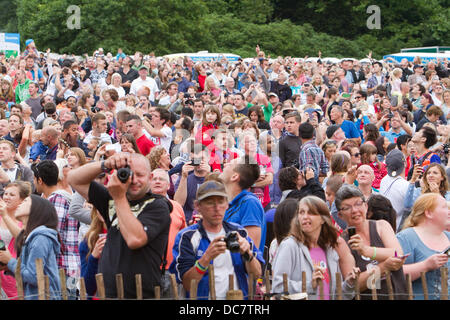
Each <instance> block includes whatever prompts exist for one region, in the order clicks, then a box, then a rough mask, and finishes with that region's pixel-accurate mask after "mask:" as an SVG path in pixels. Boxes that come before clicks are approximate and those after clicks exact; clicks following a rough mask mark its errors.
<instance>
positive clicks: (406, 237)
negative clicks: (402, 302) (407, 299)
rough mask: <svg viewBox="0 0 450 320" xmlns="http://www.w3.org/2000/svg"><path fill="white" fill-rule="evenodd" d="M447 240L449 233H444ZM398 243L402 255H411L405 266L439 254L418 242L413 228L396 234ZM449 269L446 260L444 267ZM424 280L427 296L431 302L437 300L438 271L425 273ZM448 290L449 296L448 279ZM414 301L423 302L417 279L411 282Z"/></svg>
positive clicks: (439, 272)
mask: <svg viewBox="0 0 450 320" xmlns="http://www.w3.org/2000/svg"><path fill="white" fill-rule="evenodd" d="M444 233H445V235H446V236H447V238H449V239H450V232H448V231H444ZM397 239H398V242H400V245H401V246H402V249H403V253H404V254H407V253H410V254H411V255H410V256H409V257H407V258H406V260H405V265H407V264H413V263H418V262H421V261H424V260H426V259H428V258H429V257H430V256H432V255H433V254H436V253H439V252H438V251H435V250H432V249H430V248H429V247H427V246H426V245H425V244H424V243H423V242H422V240H420V238H419V236H418V235H417V233H416V231H415V230H414V228H407V229H404V230H402V231H400V232H399V233H398V234H397ZM445 266H446V267H447V268H450V259H449V260H447V264H446V265H445ZM425 278H426V281H427V287H428V295H429V299H431V300H439V299H440V293H441V271H440V269H435V270H430V271H428V272H427V273H425ZM447 281H448V288H449V291H448V292H447V294H450V278H448V280H447ZM412 286H413V292H414V299H416V300H423V299H424V296H423V287H422V281H421V278H418V279H416V280H414V281H413V282H412Z"/></svg>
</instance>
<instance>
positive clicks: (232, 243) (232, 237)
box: [223, 231, 240, 253]
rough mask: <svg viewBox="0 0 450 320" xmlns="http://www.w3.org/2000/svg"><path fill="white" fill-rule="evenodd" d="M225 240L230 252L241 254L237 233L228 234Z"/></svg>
mask: <svg viewBox="0 0 450 320" xmlns="http://www.w3.org/2000/svg"><path fill="white" fill-rule="evenodd" d="M223 240H224V241H225V243H226V244H227V249H228V250H230V252H233V253H234V252H239V248H240V245H239V241H238V240H239V237H238V234H237V231H230V232H228V233H227V234H226V236H225V238H224V239H223Z"/></svg>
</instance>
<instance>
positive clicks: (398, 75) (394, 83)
mask: <svg viewBox="0 0 450 320" xmlns="http://www.w3.org/2000/svg"><path fill="white" fill-rule="evenodd" d="M402 74H403V71H402V69H400V68H395V69H394V70H392V72H391V78H390V79H389V82H390V84H391V87H392V89H391V92H392V93H396V94H400V84H401V83H402Z"/></svg>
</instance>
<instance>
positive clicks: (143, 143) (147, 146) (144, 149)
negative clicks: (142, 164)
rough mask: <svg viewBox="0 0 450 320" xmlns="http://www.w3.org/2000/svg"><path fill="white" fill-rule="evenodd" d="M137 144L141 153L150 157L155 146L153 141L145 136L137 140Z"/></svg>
mask: <svg viewBox="0 0 450 320" xmlns="http://www.w3.org/2000/svg"><path fill="white" fill-rule="evenodd" d="M136 144H137V146H138V148H139V151H140V152H141V153H142V154H143V155H144V156H146V155H148V154H149V153H150V150H152V148H153V147H154V146H155V144H154V143H153V141H152V140H150V139H149V138H147V137H146V136H145V134H143V135H142V136H140V137H139V139H136Z"/></svg>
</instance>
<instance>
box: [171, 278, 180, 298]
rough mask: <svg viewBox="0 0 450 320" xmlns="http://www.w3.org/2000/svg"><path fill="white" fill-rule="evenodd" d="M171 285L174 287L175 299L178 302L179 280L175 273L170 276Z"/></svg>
mask: <svg viewBox="0 0 450 320" xmlns="http://www.w3.org/2000/svg"><path fill="white" fill-rule="evenodd" d="M170 285H171V286H172V291H173V298H174V299H175V300H178V299H179V298H178V289H177V279H176V278H175V275H174V274H173V273H171V274H170Z"/></svg>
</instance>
